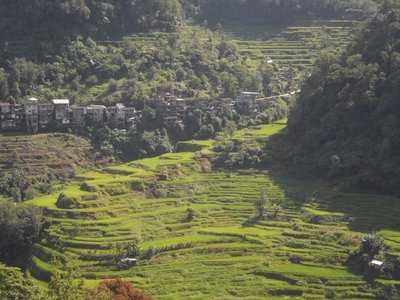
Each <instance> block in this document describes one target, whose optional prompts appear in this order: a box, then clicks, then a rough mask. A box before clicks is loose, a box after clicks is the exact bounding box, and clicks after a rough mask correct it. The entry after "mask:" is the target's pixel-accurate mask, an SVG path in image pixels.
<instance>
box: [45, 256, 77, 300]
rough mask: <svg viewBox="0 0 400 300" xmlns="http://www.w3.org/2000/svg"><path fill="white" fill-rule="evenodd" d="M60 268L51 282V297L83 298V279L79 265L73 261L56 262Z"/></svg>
mask: <svg viewBox="0 0 400 300" xmlns="http://www.w3.org/2000/svg"><path fill="white" fill-rule="evenodd" d="M56 264H58V265H59V267H60V268H59V269H57V270H56V271H55V272H54V275H53V276H52V278H51V280H50V283H49V298H50V299H54V300H83V299H84V295H83V280H82V276H81V274H80V272H79V270H78V267H77V266H75V265H74V264H73V263H71V262H66V263H62V262H56Z"/></svg>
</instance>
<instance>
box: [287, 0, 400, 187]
mask: <svg viewBox="0 0 400 300" xmlns="http://www.w3.org/2000/svg"><path fill="white" fill-rule="evenodd" d="M394 3H395V2H393V3H389V2H387V3H386V4H385V5H384V6H383V7H382V9H381V10H380V12H379V13H378V14H377V15H376V16H375V17H374V19H373V20H372V21H371V22H370V23H369V24H368V25H367V26H366V27H365V28H364V29H363V31H362V32H361V33H360V34H359V36H358V37H357V38H356V40H355V41H354V43H353V44H352V46H351V47H350V48H349V49H348V51H347V53H346V54H345V55H343V56H341V57H333V56H329V55H326V56H322V57H321V59H320V60H319V62H318V66H317V68H316V70H315V72H314V73H313V75H312V76H311V77H310V78H309V79H308V80H307V82H306V84H305V86H304V88H303V93H302V95H301V97H300V99H299V100H298V104H297V107H296V109H295V111H294V112H293V114H292V116H291V118H290V122H289V133H290V136H291V138H292V141H293V144H294V145H295V148H294V150H293V151H292V152H291V155H292V158H293V160H294V161H296V162H297V163H305V164H307V165H309V166H311V167H313V168H315V169H317V170H318V171H319V172H321V173H323V174H328V175H330V176H333V177H335V176H339V177H340V178H342V177H344V178H345V179H346V182H347V183H349V184H351V185H354V184H355V185H357V186H359V187H360V188H363V189H374V190H376V191H379V192H396V193H398V192H399V187H400V181H399V178H400V176H399V175H400V155H399V154H400V152H399V147H400V131H399V128H400V106H399V104H400V102H399V97H400V89H399V86H400V25H399V24H400V10H399V7H398V4H394Z"/></svg>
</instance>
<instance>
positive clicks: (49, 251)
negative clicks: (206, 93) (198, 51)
mask: <svg viewBox="0 0 400 300" xmlns="http://www.w3.org/2000/svg"><path fill="white" fill-rule="evenodd" d="M284 128H285V121H282V122H278V123H276V124H271V125H263V126H261V127H259V128H253V129H244V130H242V131H239V132H237V133H235V134H234V135H233V137H232V138H233V139H239V140H247V141H248V142H254V141H255V140H256V139H266V138H267V139H268V138H269V136H270V135H273V134H277V133H279V132H280V131H281V130H284ZM190 143H192V144H194V145H196V147H199V149H200V148H201V150H198V151H196V152H178V153H169V154H164V155H161V156H159V157H154V158H148V159H143V160H139V161H133V162H130V163H127V164H119V165H115V166H110V167H107V168H103V169H99V170H97V169H95V170H93V171H86V172H82V173H80V174H78V178H77V180H76V181H74V182H72V183H70V184H67V185H65V186H60V187H59V188H58V190H57V191H56V192H54V193H53V194H51V195H48V196H43V197H38V198H36V199H33V200H31V201H30V202H28V203H31V204H34V205H36V206H40V207H43V208H45V215H46V219H47V220H48V221H50V222H51V226H50V228H49V229H48V232H47V237H46V238H45V239H44V240H43V241H41V242H40V243H38V244H37V245H36V246H35V248H34V257H33V260H32V261H33V265H32V266H31V268H30V272H31V274H32V275H33V276H35V277H36V278H37V279H41V280H49V278H50V275H51V273H52V272H54V270H55V269H56V268H57V264H56V265H54V259H56V260H58V261H66V262H72V261H73V262H74V263H76V264H77V266H78V269H79V271H80V272H81V274H82V277H83V278H84V279H85V286H86V287H94V286H95V285H96V284H97V283H98V282H99V281H100V280H101V279H104V278H112V277H122V278H124V279H127V280H129V281H131V282H133V283H134V285H135V286H136V287H140V288H143V289H144V290H146V291H147V292H148V293H149V294H150V295H152V296H153V297H154V298H156V299H183V298H185V299H204V297H205V296H206V297H207V298H210V299H265V298H267V299H283V298H284V297H294V298H295V299H326V298H325V297H326V295H330V294H334V295H335V297H336V299H375V297H376V294H375V292H376V290H377V288H378V287H379V286H380V285H384V284H386V282H385V280H378V282H377V283H375V284H374V285H370V284H368V282H367V281H365V279H363V277H362V276H361V275H357V274H354V273H353V272H351V271H350V270H348V269H347V268H346V267H345V266H344V264H345V261H346V259H347V256H348V252H349V251H351V250H354V249H356V247H357V246H358V243H359V240H360V238H361V237H362V236H363V235H364V234H366V233H369V232H379V233H380V234H382V236H384V237H385V243H386V244H387V246H388V247H389V249H390V253H392V254H394V255H398V253H399V252H400V240H399V237H400V233H399V231H398V230H397V229H395V228H396V227H398V225H399V224H397V223H398V220H397V214H398V211H399V210H400V206H399V205H398V204H397V203H396V198H392V197H383V196H374V195H368V194H355V193H344V192H338V191H335V189H334V188H333V187H330V186H327V185H326V184H324V183H322V182H319V181H318V180H316V179H299V178H293V177H291V176H290V175H288V174H285V171H284V170H280V169H279V168H277V169H276V168H271V169H270V170H269V169H267V170H264V171H261V170H260V171H258V170H239V171H229V172H228V171H224V170H218V169H214V170H212V169H211V168H210V166H209V163H208V161H209V159H210V158H212V156H213V155H214V154H213V146H212V145H213V143H214V142H213V141H212V140H210V141H192V142H190ZM196 147H195V148H196ZM88 187H89V188H88ZM88 190H91V191H90V192H89V191H88ZM263 190H265V192H266V195H267V199H268V203H269V204H268V205H267V207H266V212H267V215H266V217H265V218H264V219H262V220H258V221H257V220H254V215H255V209H254V202H255V201H256V200H257V199H258V198H259V197H260V193H261V191H263ZM315 191H318V195H319V196H318V197H315V195H314V194H315ZM60 193H63V194H64V195H65V196H66V197H68V198H70V199H74V205H73V206H72V207H71V208H58V207H57V206H56V202H57V197H58V195H59V194H60ZM188 209H190V210H191V211H192V212H193V215H192V216H190V217H188ZM396 224H397V225H396ZM130 243H137V245H138V247H139V253H140V254H139V255H138V256H137V257H138V263H137V265H136V266H132V267H130V268H127V269H125V268H123V269H121V268H119V267H118V266H117V264H118V258H117V257H118V255H119V254H118V251H121V249H125V248H124V246H127V245H129V244H130ZM338 245H340V247H338ZM387 284H400V282H398V283H397V281H390V283H389V282H387Z"/></svg>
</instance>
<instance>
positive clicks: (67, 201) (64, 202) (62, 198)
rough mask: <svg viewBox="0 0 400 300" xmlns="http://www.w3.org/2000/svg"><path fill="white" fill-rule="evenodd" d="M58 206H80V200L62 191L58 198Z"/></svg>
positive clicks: (65, 207) (63, 207)
mask: <svg viewBox="0 0 400 300" xmlns="http://www.w3.org/2000/svg"><path fill="white" fill-rule="evenodd" d="M56 206H57V207H58V208H62V209H71V208H78V207H79V202H78V201H77V200H76V199H73V198H70V197H67V196H66V195H65V194H64V193H61V194H60V195H59V196H58V198H57V202H56Z"/></svg>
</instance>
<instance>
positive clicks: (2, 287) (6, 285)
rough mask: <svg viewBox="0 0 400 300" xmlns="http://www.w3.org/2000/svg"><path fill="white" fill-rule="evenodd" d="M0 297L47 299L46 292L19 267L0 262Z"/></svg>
mask: <svg viewBox="0 0 400 300" xmlns="http://www.w3.org/2000/svg"><path fill="white" fill-rule="evenodd" d="M0 299H4V300H8V299H10V300H45V299H46V297H45V295H44V292H43V291H42V290H41V289H40V288H39V287H38V286H37V285H36V284H35V283H34V282H33V280H31V279H30V278H29V277H26V276H25V275H24V274H23V273H22V272H21V271H20V270H19V269H17V268H10V267H6V266H4V265H2V264H0Z"/></svg>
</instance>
